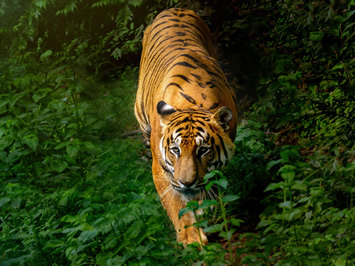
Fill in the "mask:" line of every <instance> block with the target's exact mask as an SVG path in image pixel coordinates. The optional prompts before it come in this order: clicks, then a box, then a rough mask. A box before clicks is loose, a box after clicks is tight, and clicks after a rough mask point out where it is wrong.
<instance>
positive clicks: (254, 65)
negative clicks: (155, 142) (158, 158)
mask: <svg viewBox="0 0 355 266" xmlns="http://www.w3.org/2000/svg"><path fill="white" fill-rule="evenodd" d="M170 7H182V8H189V9H192V10H194V11H195V12H196V13H197V14H198V15H200V16H201V17H202V18H203V19H204V21H205V22H206V24H207V25H208V27H209V28H210V30H211V33H212V36H213V41H214V44H215V48H216V51H217V55H218V58H219V62H220V64H221V67H222V69H223V70H224V72H225V73H226V76H227V78H228V80H229V82H230V85H231V87H233V88H234V89H235V91H236V94H237V97H238V106H237V108H238V110H239V124H238V130H237V137H236V139H235V145H236V151H235V155H234V157H233V158H232V160H231V161H230V162H229V164H228V166H227V167H226V168H224V169H222V170H221V171H213V172H211V173H209V174H208V175H207V176H206V177H205V179H209V180H210V183H209V184H212V183H213V184H214V185H215V186H216V187H217V190H216V194H217V195H218V197H217V198H216V199H215V200H205V201H203V203H202V204H201V205H199V203H198V202H193V201H192V202H190V203H189V204H188V206H187V208H186V209H185V210H183V211H187V210H190V211H193V212H198V211H199V210H201V209H203V210H204V214H203V215H202V216H199V219H198V221H197V223H196V224H195V225H194V226H196V227H202V228H204V231H205V232H206V234H207V236H208V238H209V243H208V245H206V246H203V247H200V246H199V244H198V243H195V244H191V245H189V246H188V247H187V248H183V246H182V244H181V243H177V242H176V240H175V231H174V228H173V226H172V224H171V222H170V220H169V218H168V216H167V214H166V212H165V210H164V209H163V208H162V206H161V204H160V199H159V197H158V194H157V192H156V190H155V187H154V184H153V181H152V174H151V157H150V153H149V151H148V150H147V149H146V148H145V147H144V145H143V143H142V135H141V133H140V131H139V130H138V129H139V126H138V123H137V122H136V119H135V117H134V112H133V104H134V101H135V94H136V89H137V78H138V71H139V60H140V53H141V49H142V44H141V40H142V37H143V33H144V29H145V28H146V27H147V26H148V25H149V24H150V23H151V22H152V21H153V19H154V17H155V16H156V15H157V14H158V13H159V12H160V11H162V10H164V9H167V8H170ZM354 13H355V1H354V0H330V1H310V0H303V1H289V0H284V1H275V0H260V1H248V0H230V1H228V0H222V1H212V0H208V1H202V0H200V1H189V0H132V1H127V0H60V1H54V0H2V1H0V47H1V49H0V255H1V256H0V265H88V264H93V265H274V264H275V265H337V266H343V265H344V266H345V265H354V264H355V206H354V203H355V199H354V198H355V162H354V157H355V150H354V148H355V129H354V125H355V112H354V108H355V86H354V79H355V73H354V65H355V59H354V58H355V45H354V41H355V35H354V27H355V22H354V17H355V15H354ZM211 206H214V207H213V208H210V207H211Z"/></svg>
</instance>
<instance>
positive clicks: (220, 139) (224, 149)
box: [217, 134, 228, 159]
mask: <svg viewBox="0 0 355 266" xmlns="http://www.w3.org/2000/svg"><path fill="white" fill-rule="evenodd" d="M217 136H218V138H219V141H220V142H221V145H222V148H223V152H224V154H225V155H226V159H228V153H227V150H226V147H225V145H224V141H223V139H222V137H221V136H220V135H218V134H217Z"/></svg>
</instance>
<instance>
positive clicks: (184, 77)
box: [171, 75, 190, 83]
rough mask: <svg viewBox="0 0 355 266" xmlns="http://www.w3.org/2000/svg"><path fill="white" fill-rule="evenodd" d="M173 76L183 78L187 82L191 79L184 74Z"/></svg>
mask: <svg viewBox="0 0 355 266" xmlns="http://www.w3.org/2000/svg"><path fill="white" fill-rule="evenodd" d="M171 77H172V78H173V77H176V78H181V79H183V80H185V81H186V82H188V83H190V80H189V79H188V78H187V77H186V76H184V75H173V76H171Z"/></svg>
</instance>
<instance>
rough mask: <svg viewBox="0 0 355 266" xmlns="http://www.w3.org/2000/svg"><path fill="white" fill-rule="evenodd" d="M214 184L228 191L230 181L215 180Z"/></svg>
mask: <svg viewBox="0 0 355 266" xmlns="http://www.w3.org/2000/svg"><path fill="white" fill-rule="evenodd" d="M212 182H213V184H215V185H217V186H219V187H222V188H224V189H227V186H228V181H227V179H220V180H214V181H212Z"/></svg>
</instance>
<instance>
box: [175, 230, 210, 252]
mask: <svg viewBox="0 0 355 266" xmlns="http://www.w3.org/2000/svg"><path fill="white" fill-rule="evenodd" d="M199 231H200V234H199ZM199 231H198V230H197V228H196V227H193V226H190V227H187V228H185V229H182V230H181V231H180V232H178V233H177V242H182V244H183V245H184V247H186V246H187V245H188V244H192V243H195V242H197V243H199V244H202V245H207V243H208V239H207V236H206V235H205V233H204V232H203V231H202V229H201V228H200V229H199Z"/></svg>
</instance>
